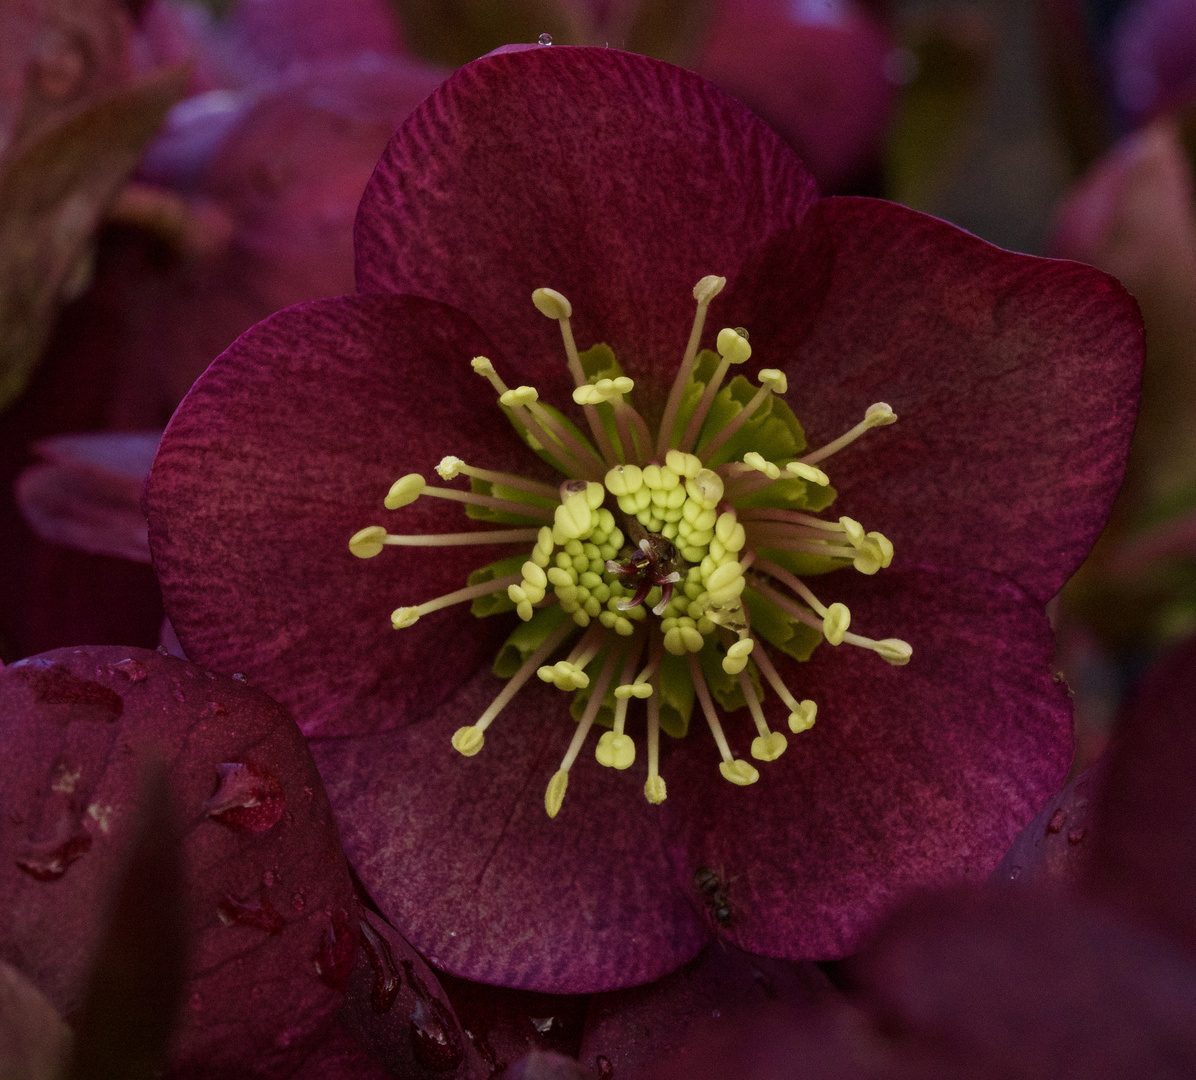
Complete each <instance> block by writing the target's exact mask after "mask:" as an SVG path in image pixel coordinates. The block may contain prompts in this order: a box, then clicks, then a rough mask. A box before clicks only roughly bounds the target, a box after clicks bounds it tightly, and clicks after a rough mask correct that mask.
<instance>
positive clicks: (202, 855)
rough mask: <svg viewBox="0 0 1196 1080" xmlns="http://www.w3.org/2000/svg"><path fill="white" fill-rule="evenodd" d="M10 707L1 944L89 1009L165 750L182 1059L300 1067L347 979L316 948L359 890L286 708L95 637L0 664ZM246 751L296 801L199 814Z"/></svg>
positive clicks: (60, 993) (249, 1070) (65, 1003)
mask: <svg viewBox="0 0 1196 1080" xmlns="http://www.w3.org/2000/svg"><path fill="white" fill-rule="evenodd" d="M109 695H111V696H112V697H115V698H116V699H117V700H118V701H119V703H120V712H119V714H117V713H116V712H115V711H114V709H113V708H112V707H111V705H110V704H105V703H106V702H109ZM0 718H2V720H0V725H2V726H3V731H2V733H0V734H2V739H3V743H4V746H5V748H6V753H5V755H4V757H3V760H2V761H0V787H2V789H3V790H4V792H5V805H6V812H5V815H4V817H3V821H2V823H0V911H2V912H4V919H3V921H2V923H0V940H2V946H0V947H2V948H3V950H4V952H5V955H12V956H19V957H20V958H21V963H20V966H21V969H22V971H23V972H24V973H25V974H26V975H27V976H29V977H30V978H31V979H32V980H33V981H34V982H35V983H36V984H37V986H38V987H39V988H40V989H41V990H42V991H43V993H45V994H46V995H47V996H48V997H49V998H50V1000H51V1001H52V1002H53V1003H54V1004H55V1005H56V1007H57V1008H58V1009H59V1010H60V1011H62V1012H63V1013H65V1014H69V1013H71V1012H73V1011H75V1010H76V1009H77V1008H78V1007H79V1004H80V1002H81V1000H82V997H83V992H84V982H85V977H86V974H87V969H88V967H89V964H90V957H91V956H92V954H93V952H94V950H95V945H96V942H97V940H98V937H99V933H100V920H101V915H102V913H103V911H104V910H105V907H106V903H107V900H108V897H109V895H110V892H111V889H112V885H113V881H114V879H115V874H116V871H117V868H118V867H119V865H120V864H121V862H122V860H123V858H124V853H125V850H126V848H127V845H128V841H129V839H130V837H131V830H132V827H133V823H134V821H135V814H134V813H133V810H134V803H135V799H136V796H137V792H138V790H139V787H140V774H141V770H142V764H143V762H144V760H145V759H146V756H147V755H148V754H154V755H156V756H158V757H159V758H160V759H161V760H165V761H167V762H169V763H170V765H169V779H170V783H171V786H172V789H173V795H174V803H175V805H176V807H177V808H178V813H179V817H180V819H181V820H182V822H183V824H184V836H183V862H184V866H185V872H186V873H187V876H188V878H189V880H190V886H189V890H188V892H189V910H188V918H187V922H188V937H189V939H190V942H191V961H190V969H189V976H188V979H187V983H186V986H185V988H184V991H183V1002H184V1004H183V1008H182V1014H183V1018H182V1020H181V1024H182V1027H181V1030H180V1031H179V1033H178V1035H177V1038H176V1041H175V1043H174V1049H173V1057H172V1067H173V1068H174V1069H175V1070H178V1071H179V1073H180V1074H187V1072H188V1070H194V1069H196V1068H201V1067H202V1071H204V1074H205V1075H207V1074H210V1073H212V1072H218V1071H220V1070H221V1069H223V1070H226V1071H227V1072H228V1073H230V1074H236V1075H253V1076H260V1077H274V1076H285V1075H289V1072H290V1071H291V1070H293V1069H294V1068H295V1067H296V1066H297V1065H298V1064H299V1063H300V1062H301V1061H302V1060H303V1058H304V1056H305V1055H306V1053H307V1051H308V1050H309V1049H310V1047H311V1045H312V1044H313V1042H314V1040H315V1039H316V1037H317V1036H318V1035H319V1033H320V1032H321V1031H322V1030H323V1028H324V1027H325V1026H326V1024H327V1023H328V1021H329V1020H330V1018H331V1017H332V1016H333V1015H334V1013H335V1011H336V1009H337V1007H338V1005H339V1003H340V989H341V988H343V984H342V986H341V987H336V986H330V985H328V984H327V983H326V982H325V981H322V980H321V978H320V977H318V975H317V970H316V966H315V962H314V960H315V958H316V957H318V956H320V955H321V950H322V942H323V938H324V936H325V933H326V929H327V925H328V922H329V919H330V915H329V914H328V912H332V916H333V917H335V916H336V915H337V913H338V912H340V911H342V910H347V909H348V908H349V907H350V906H351V904H352V893H351V885H350V883H349V877H348V873H347V871H346V870H345V867H344V856H343V854H342V853H341V849H340V844H339V841H338V840H337V836H336V830H335V827H334V825H333V823H332V818H331V814H330V812H329V808H328V804H327V801H326V798H325V796H324V793H323V788H322V787H321V785H320V781H319V777H318V775H317V774H316V771H315V766H314V764H313V763H312V760H311V757H310V755H309V754H308V753H307V750H306V747H305V745H304V743H303V740H302V737H301V736H300V734H299V731H298V729H297V728H296V727H295V725H294V722H293V721H292V720H291V719H290V717H289V716H288V715H287V713H286V712H285V710H283V709H282V708H281V707H280V706H279V705H277V704H276V703H275V702H273V701H271V700H270V699H269V698H267V697H266V696H265V695H264V694H262V693H260V692H259V691H257V690H253V689H250V688H248V687H246V686H245V684H244V682H243V681H241V680H236V679H228V678H224V677H221V676H215V675H210V674H208V673H205V672H204V670H203V669H202V668H198V667H196V666H194V665H192V664H188V663H186V662H184V661H181V660H176V659H174V658H173V657H167V656H162V655H161V654H159V653H156V652H147V651H144V650H120V649H115V648H90V649H64V650H59V651H58V652H55V653H49V654H46V655H44V656H41V657H35V658H32V659H30V660H26V661H22V662H21V663H18V664H14V665H11V666H9V667H7V668H4V669H3V671H0ZM250 761H252V762H254V763H256V764H257V765H258V766H259V767H261V768H262V769H265V770H268V771H269V772H270V774H271V776H272V777H273V779H274V780H275V781H276V782H277V784H278V785H279V786H280V787H281V789H282V792H283V796H284V799H285V807H286V808H285V811H284V813H283V814H282V815H281V817H280V819H279V820H278V821H277V822H276V823H275V824H274V826H273V827H272V828H271V829H269V830H266V831H262V832H254V831H252V830H246V829H236V828H232V827H230V826H228V825H225V824H222V823H220V822H219V821H217V820H214V819H212V818H211V817H210V816H209V815H208V814H206V813H204V810H203V807H204V804H205V801H206V800H207V799H208V798H209V797H210V796H211V795H212V794H213V792H214V791H215V790H216V788H217V787H218V785H219V780H220V772H219V766H220V764H221V763H226V762H250ZM270 913H273V916H274V917H273V918H271V919H270V921H269V925H268V926H267V923H266V922H265V921H264V920H266V918H267V917H268V916H269V915H270ZM280 921H281V923H282V924H283V925H281V926H279V925H277V924H278V922H280ZM275 931H276V932H275ZM353 946H354V947H355V939H354V940H353ZM351 960H352V954H351V953H350V961H351Z"/></svg>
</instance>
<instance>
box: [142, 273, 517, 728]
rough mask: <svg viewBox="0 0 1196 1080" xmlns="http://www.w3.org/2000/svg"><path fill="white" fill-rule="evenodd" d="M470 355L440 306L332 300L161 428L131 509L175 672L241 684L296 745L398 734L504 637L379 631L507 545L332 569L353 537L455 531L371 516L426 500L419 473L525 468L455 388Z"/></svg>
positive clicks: (496, 425) (486, 407)
mask: <svg viewBox="0 0 1196 1080" xmlns="http://www.w3.org/2000/svg"><path fill="white" fill-rule="evenodd" d="M488 351H490V350H489V346H488V343H487V342H486V340H485V338H483V337H482V335H481V334H480V333H479V332H478V330H477V328H476V327H475V326H474V325H473V324H472V323H471V322H470V321H469V320H468V319H466V318H465V317H464V316H462V315H461V314H460V313H458V312H453V311H452V310H451V309H448V308H445V307H443V306H442V305H439V304H434V303H431V302H429V301H424V300H418V299H415V298H406V299H391V298H386V297H370V298H356V299H354V298H350V299H342V300H328V301H320V302H316V303H312V304H308V305H303V306H301V307H297V308H292V309H290V310H289V311H286V312H283V313H280V314H279V315H277V316H274V317H273V318H271V319H268V320H267V321H265V322H264V323H262V324H260V325H259V326H257V327H256V328H254V329H253V330H252V331H250V332H249V333H248V334H246V335H245V336H244V337H242V338H241V339H240V340H239V341H238V342H237V343H236V344H234V345H233V346H232V347H231V348H230V349H229V350H228V351H227V352H226V353H225V354H224V355H223V356H221V357H220V358H219V360H217V361H216V363H214V364H213V365H212V367H211V368H210V369H209V370H208V371H207V373H206V374H205V375H204V376H203V378H202V379H200V380H199V382H198V383H196V385H195V387H194V389H193V390H192V391H191V393H190V394H189V395H188V397H187V399H186V401H185V402H184V403H183V405H182V406H181V407H180V408H179V411H178V412H177V413H176V414H175V417H174V420H173V421H172V422H171V426H170V428H169V429H168V431H167V433H166V435H165V436H164V438H163V442H162V449H161V450H160V452H159V455H158V459H157V461H156V463H155V465H154V471H153V474H152V475H151V478H150V485H149V491H148V495H147V503H148V508H149V514H150V519H151V526H150V532H151V545H152V547H153V550H154V555H155V561H156V564H157V569H158V573H159V574H160V575H161V577H162V580H163V581H164V582H167V583H168V584H167V585H166V595H167V597H168V600H167V603H168V604H169V605H170V608H169V610H170V613H171V621H172V623H173V625H174V628H175V631H176V632H177V633H178V636H179V640H180V641H181V642H182V645H183V648H184V649H185V651H186V653H187V655H188V656H189V657H191V658H193V659H195V660H197V661H199V662H201V663H205V664H210V665H211V666H213V667H215V668H217V669H221V670H225V671H231V670H238V671H244V672H245V673H246V674H248V675H249V676H250V678H251V679H252V680H253V681H254V683H255V684H257V685H260V686H262V688H263V689H265V690H267V691H268V692H269V693H271V694H273V695H274V696H276V697H277V698H278V699H279V700H280V701H282V702H283V703H284V704H286V705H287V706H289V707H290V708H292V709H293V710H294V711H295V713H296V715H297V716H298V717H299V718H300V721H301V723H302V725H303V727H304V730H305V731H306V732H307V733H308V734H316V733H319V734H343V733H351V732H364V731H371V730H377V729H380V728H387V727H394V726H396V725H400V724H403V723H405V722H407V721H408V719H410V717H411V716H413V715H426V714H427V712H428V711H430V710H433V709H434V708H435V706H436V704H437V703H438V702H439V701H440V699H441V698H442V697H443V696H444V695H445V694H447V693H449V692H450V690H451V689H452V687H453V686H454V685H455V684H457V683H459V682H460V681H461V680H462V679H464V678H466V677H468V675H469V674H470V673H472V672H473V671H474V670H475V669H476V668H477V667H478V666H479V665H481V664H489V663H490V661H491V660H492V659H493V656H494V653H495V651H496V650H497V647H498V644H499V643H500V642H501V640H502V638H503V637H504V636H505V635H506V634H507V633H508V632H509V630H510V628H509V627H508V626H507V625H506V622H505V620H478V619H475V618H473V617H472V616H471V615H469V613H468V611H465V610H462V608H463V607H464V605H462V607H458V608H453V609H450V610H448V611H442V612H437V613H434V614H433V615H430V616H426V617H425V618H424V619H423V620H422V621H421V622H420V623H419V625H418V626H417V627H412V628H411V629H409V630H404V631H401V632H400V631H395V630H393V629H392V628H391V626H390V620H389V614H390V612H391V611H392V610H393V609H394V608H395V607H397V606H399V605H400V604H417V603H420V602H421V601H423V600H430V599H432V598H433V597H436V596H439V595H441V594H443V593H447V592H451V591H453V590H454V589H458V588H460V587H462V586H463V585H464V584H465V578H466V577H467V575H468V573H469V571H471V570H473V569H474V568H475V567H476V566H478V565H481V564H483V563H486V562H489V561H491V560H493V559H496V558H502V557H505V556H506V555H509V554H511V550H510V546H509V545H508V546H507V547H506V548H503V549H496V548H492V547H486V546H481V547H472V546H471V547H456V548H447V549H433V548H409V549H400V550H386V551H384V552H383V553H382V554H381V555H380V556H378V557H377V558H376V559H374V560H372V561H369V562H365V561H363V560H361V559H358V558H356V557H355V556H353V555H352V554H350V552H349V537H351V536H352V535H353V534H354V533H355V532H357V531H358V530H359V529H361V528H364V527H365V526H367V525H374V524H383V523H384V524H385V525H386V526H387V527H388V528H390V529H391V530H392V531H395V532H411V533H425V532H447V531H452V532H459V531H468V530H469V529H470V527H471V525H472V524H474V523H471V522H470V521H469V519H468V518H466V517H465V515H464V514H463V513H461V511H460V509H459V508H458V507H457V506H455V505H451V504H447V503H446V502H445V501H444V500H437V499H431V498H424V499H421V500H419V501H418V502H417V503H415V504H413V505H411V506H408V507H404V508H403V509H401V510H399V511H394V512H392V511H387V510H385V509H384V508H383V506H382V498H383V496H384V495H385V494H386V492H387V490H388V489H389V487H390V485H391V483H392V482H393V481H394V480H396V479H398V477H400V476H402V475H404V474H405V473H407V472H411V471H415V470H419V471H420V472H422V473H423V474H424V475H425V476H427V477H429V478H430V479H431V480H432V481H433V482H435V483H440V481H439V478H438V477H437V476H436V474H435V473H434V472H433V469H434V467H435V465H436V464H437V462H439V460H440V459H441V457H442V456H443V455H444V454H446V453H455V454H458V455H460V456H461V457H463V458H464V459H465V460H466V461H471V462H473V461H476V462H479V463H484V464H485V465H486V466H488V467H497V468H503V467H516V468H517V467H519V465H520V464H525V463H527V462H529V461H534V460H535V459H534V458H533V457H532V455H531V454H530V452H527V451H524V452H523V453H522V454H521V452H520V448H519V444H518V441H517V440H516V439H515V438H514V436H513V434H512V433H511V432H510V431H509V430H508V427H509V425H507V423H506V421H505V419H503V417H502V415H501V413H500V411H499V409H498V407H497V406H496V405H491V404H490V401H492V400H493V398H492V395H493V391H492V390H491V389H490V387H489V386H487V385H486V384H485V382H484V381H483V380H482V379H481V378H480V377H479V376H478V375H476V374H474V373H473V371H472V370H471V369H470V366H469V359H470V357H472V356H475V355H477V354H478V353H483V352H488ZM279 385H285V386H286V387H287V392H286V393H285V394H280V393H278V392H277V387H278V386H279ZM456 486H457V487H461V486H462V485H460V484H457V485H456ZM391 556H394V557H393V558H391ZM450 734H451V732H450Z"/></svg>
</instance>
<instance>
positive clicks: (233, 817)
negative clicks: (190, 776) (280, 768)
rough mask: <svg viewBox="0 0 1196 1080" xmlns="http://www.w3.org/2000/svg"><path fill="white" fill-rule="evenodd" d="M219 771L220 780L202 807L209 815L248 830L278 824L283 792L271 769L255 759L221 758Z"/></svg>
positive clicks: (229, 825) (219, 820) (218, 766)
mask: <svg viewBox="0 0 1196 1080" xmlns="http://www.w3.org/2000/svg"><path fill="white" fill-rule="evenodd" d="M216 771H217V772H218V773H219V774H220V783H219V785H218V787H217V788H216V793H215V794H214V795H213V796H212V797H211V798H210V799H208V801H207V802H206V803H204V807H203V808H204V812H205V813H206V814H207V815H208V817H210V818H211V819H212V820H213V821H218V822H219V823H220V824H221V825H227V826H228V827H229V828H232V829H247V830H248V831H249V832H265V831H266V830H267V829H271V828H273V827H274V826H275V825H276V824H278V820H279V818H281V817H282V811H283V793H282V785H281V784H279V782H278V781H277V780H276V779H275V778H274V776H273V774H272V773H270V772H269V771H268V770H267V769H265V768H263V767H262V766H261V765H258V764H256V763H254V762H252V761H245V762H229V761H225V762H221V763H220V764H219V765H217V766H216Z"/></svg>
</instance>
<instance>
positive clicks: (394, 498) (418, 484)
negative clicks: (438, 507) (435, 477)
mask: <svg viewBox="0 0 1196 1080" xmlns="http://www.w3.org/2000/svg"><path fill="white" fill-rule="evenodd" d="M427 486H428V485H427V482H426V481H425V480H424V478H423V477H422V476H420V474H419V473H408V474H407V475H406V476H400V477H399V479H397V480H396V481H395V482H394V483H393V484H391V485H390V490H389V491H388V492H387V493H386V498H385V499H383V500H382V503H383V505H384V506H385V507H386V509H387V510H398V509H399V507H401V506H407V505H408V504H409V503H413V502H415V500H416V499H418V498H419V497H420V496H421V495H422V494H423V493H424V489H425V488H426V487H427Z"/></svg>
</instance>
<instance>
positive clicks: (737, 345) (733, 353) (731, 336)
mask: <svg viewBox="0 0 1196 1080" xmlns="http://www.w3.org/2000/svg"><path fill="white" fill-rule="evenodd" d="M717 346H718V354H719V356H721V357H722V358H723V359H724V360H726V361H727V362H728V363H730V364H742V363H744V361H746V360H749V359H750V358H751V355H752V347H751V346H750V345H749V344H748V341H747V338H745V337H744V336H743V335H742V334H741V333H740V332H739V331H738V330H732V329H731V328H730V327H727V328H726V329H724V330H720V331H719V332H718V341H717Z"/></svg>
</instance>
